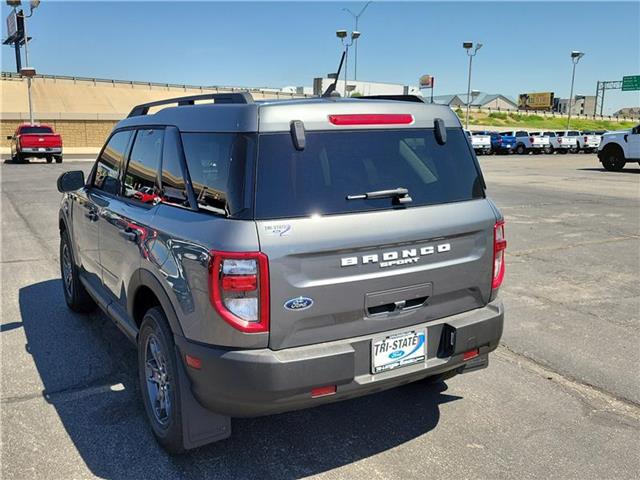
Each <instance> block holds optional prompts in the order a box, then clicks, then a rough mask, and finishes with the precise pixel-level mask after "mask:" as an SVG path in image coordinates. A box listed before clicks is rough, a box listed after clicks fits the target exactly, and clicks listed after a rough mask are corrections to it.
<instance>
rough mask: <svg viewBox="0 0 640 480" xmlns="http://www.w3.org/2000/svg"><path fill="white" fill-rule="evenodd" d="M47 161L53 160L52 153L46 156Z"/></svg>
mask: <svg viewBox="0 0 640 480" xmlns="http://www.w3.org/2000/svg"><path fill="white" fill-rule="evenodd" d="M46 160H47V163H51V162H53V157H52V156H51V155H47V157H46Z"/></svg>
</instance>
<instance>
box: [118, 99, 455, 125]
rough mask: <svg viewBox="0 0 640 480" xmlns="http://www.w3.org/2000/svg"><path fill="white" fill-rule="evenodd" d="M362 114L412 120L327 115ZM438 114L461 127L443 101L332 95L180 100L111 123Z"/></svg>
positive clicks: (324, 120) (416, 119)
mask: <svg viewBox="0 0 640 480" xmlns="http://www.w3.org/2000/svg"><path fill="white" fill-rule="evenodd" d="M414 98H415V97H414ZM174 100H178V99H174ZM139 107H140V106H138V107H136V108H135V109H134V110H133V111H132V114H133V113H134V112H135V111H136V109H139ZM366 114H409V115H412V116H413V121H412V123H411V124H409V125H389V124H386V125H385V124H383V125H379V124H377V125H349V126H348V127H345V126H339V125H333V124H332V123H331V122H330V121H329V115H366ZM130 115H131V114H130ZM438 118H439V119H442V120H443V121H444V124H445V127H448V128H461V124H460V120H459V119H458V117H457V115H456V114H455V113H454V112H453V111H452V110H451V109H450V108H449V107H448V106H445V105H437V104H426V103H424V102H422V101H421V100H418V101H416V100H407V101H399V100H389V99H375V98H366V99H359V98H335V97H329V98H322V97H316V98H305V99H296V100H264V101H257V102H253V101H251V102H249V103H219V104H216V103H196V104H193V105H179V106H175V107H167V108H162V109H161V110H159V111H158V112H156V113H153V114H138V115H133V116H129V117H127V118H126V119H124V120H122V121H120V122H118V124H117V125H116V127H115V128H116V129H120V128H127V127H145V126H149V127H150V126H154V125H156V126H159V125H173V126H176V127H177V128H178V129H179V130H181V131H186V132H284V131H287V132H288V131H289V130H290V128H291V121H293V120H300V121H302V122H303V124H304V127H305V129H306V130H344V129H345V128H349V129H390V128H394V129H396V128H433V125H434V121H435V119H438Z"/></svg>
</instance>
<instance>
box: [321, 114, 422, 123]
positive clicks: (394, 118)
mask: <svg viewBox="0 0 640 480" xmlns="http://www.w3.org/2000/svg"><path fill="white" fill-rule="evenodd" d="M329 122H331V123H332V124H333V125H409V124H411V123H413V115H410V114H405V113H365V114H349V115H329Z"/></svg>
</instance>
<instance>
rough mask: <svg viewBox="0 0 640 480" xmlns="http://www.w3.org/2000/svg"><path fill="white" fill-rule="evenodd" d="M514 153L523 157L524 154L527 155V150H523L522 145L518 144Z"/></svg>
mask: <svg viewBox="0 0 640 480" xmlns="http://www.w3.org/2000/svg"><path fill="white" fill-rule="evenodd" d="M516 153H517V154H518V155H524V154H525V153H527V149H526V148H524V145H523V144H521V143H519V144H518V146H517V147H516Z"/></svg>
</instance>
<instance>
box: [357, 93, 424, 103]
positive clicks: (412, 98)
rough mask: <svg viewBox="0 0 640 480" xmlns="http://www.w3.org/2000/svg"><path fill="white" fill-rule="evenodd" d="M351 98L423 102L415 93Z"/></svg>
mask: <svg viewBox="0 0 640 480" xmlns="http://www.w3.org/2000/svg"><path fill="white" fill-rule="evenodd" d="M351 98H360V99H363V100H395V101H397V102H416V103H424V100H423V99H422V98H421V97H418V96H417V95H362V96H360V97H351Z"/></svg>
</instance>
